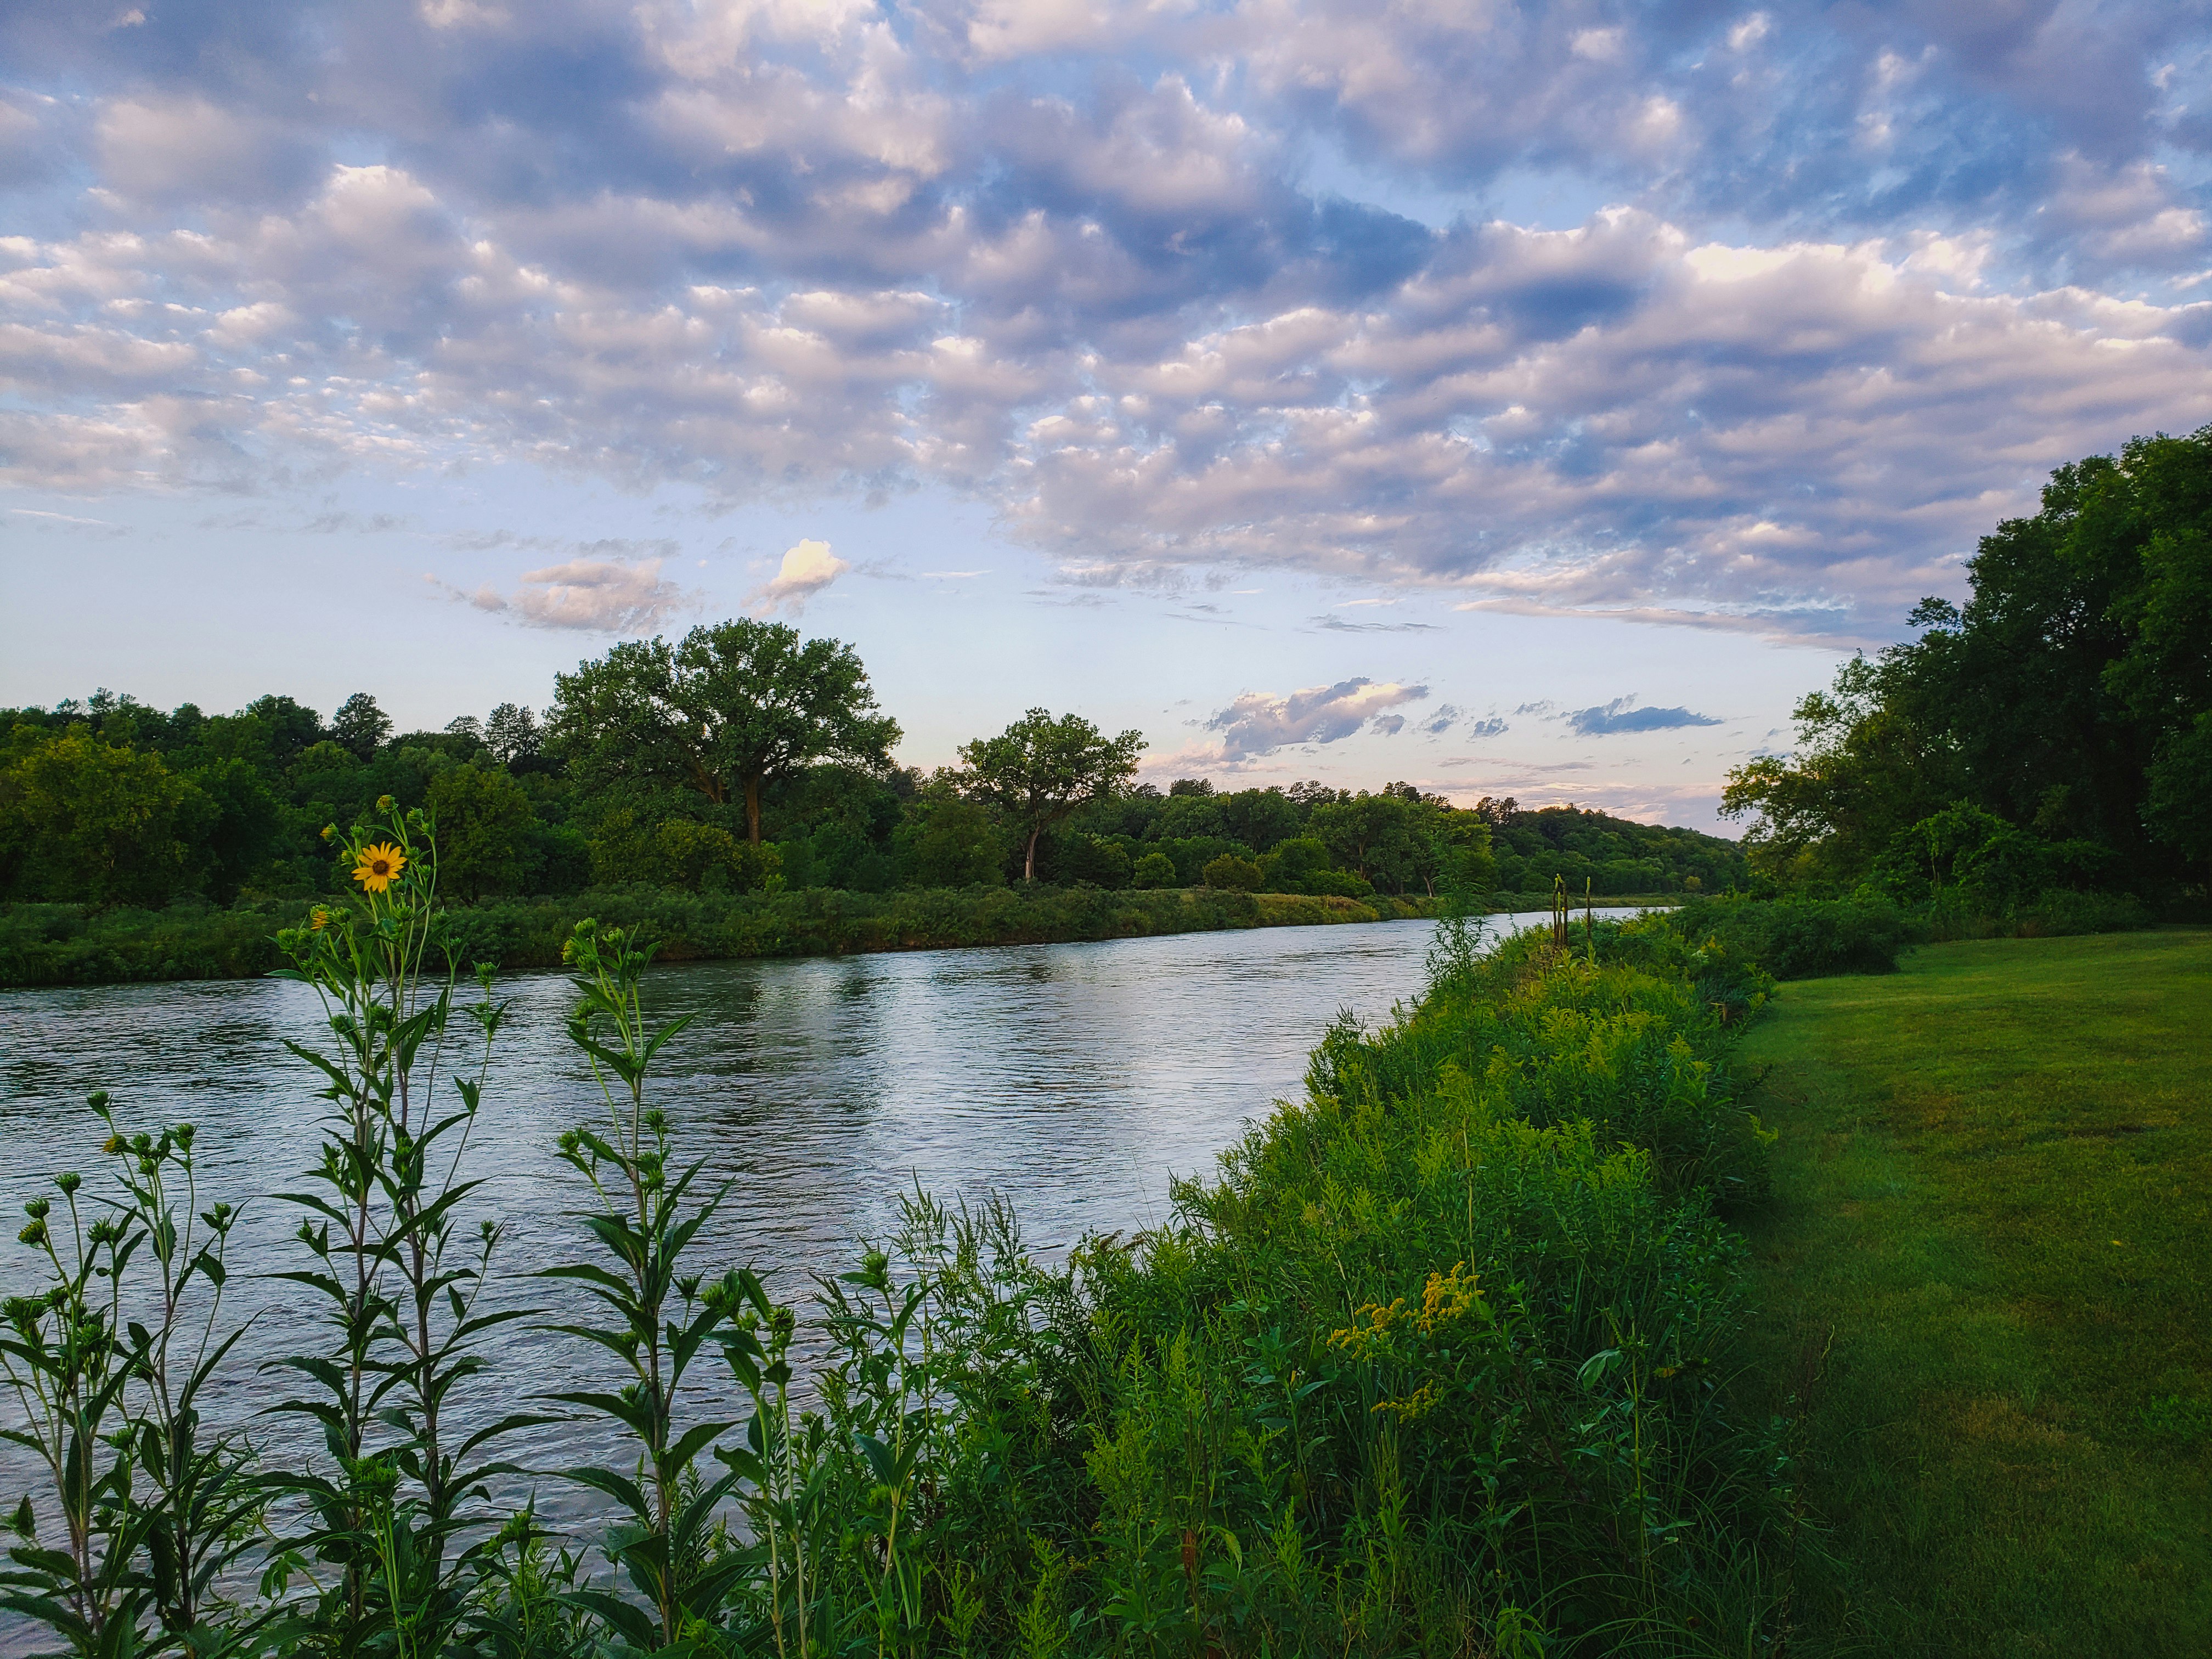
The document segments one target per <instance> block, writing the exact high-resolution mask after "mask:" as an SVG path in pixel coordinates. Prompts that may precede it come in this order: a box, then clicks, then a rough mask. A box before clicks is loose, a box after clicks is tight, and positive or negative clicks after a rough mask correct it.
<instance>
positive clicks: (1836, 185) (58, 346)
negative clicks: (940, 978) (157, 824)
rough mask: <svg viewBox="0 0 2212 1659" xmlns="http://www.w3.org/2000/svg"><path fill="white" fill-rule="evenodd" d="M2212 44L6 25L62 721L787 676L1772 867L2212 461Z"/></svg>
mask: <svg viewBox="0 0 2212 1659" xmlns="http://www.w3.org/2000/svg"><path fill="white" fill-rule="evenodd" d="M2208 180H2212V7H2208V5H2207V4H2206V3H2204V0H2160V3H2151V0H2111V3H2103V4H2093V3H2081V4H2076V3H2030V0H1980V3H1976V4H1972V5H1963V4H1960V5H1927V4H1912V5H1907V4H1903V3H1897V4H1881V3H1872V0H1859V3H1837V4H1828V5H1821V6H1803V7H1791V6H1784V5H1770V6H1766V7H1763V8H1759V9H1747V8H1743V7H1738V6H1730V5H1723V4H1716V3H1694V0H1681V3H1645V4H1643V5H1637V6H1629V5H1624V4H1606V3H1583V4H1565V5H1556V6H1537V5H1522V6H1514V5H1508V4H1503V3H1486V0H1398V3H1387V0H1310V3H1291V0H1212V3H1208V0H1140V3H1121V0H921V3H913V4H884V5H872V4H867V3H862V0H766V3H716V0H696V3H690V4H683V3H665V0H619V3H617V0H605V3H601V0H527V3H525V0H408V3H398V0H393V3H380V0H346V3H343V4H327V5H326V4H319V3H313V0H219V3H192V4H185V3H181V0H97V3H88V4H82V5H66V6H64V5H56V4H52V3H37V0H15V3H10V4H8V5H6V6H5V7H4V8H0V192H4V202H5V210H4V213H0V605H4V615H0V702H53V701H55V700H57V699H59V698H61V697H64V696H72V695H78V696H81V695H82V694H83V693H85V692H86V691H88V690H90V689H91V688H92V687H93V686H94V685H95V684H106V685H109V686H112V687H113V688H115V689H117V690H131V691H133V692H134V693H136V694H137V696H141V697H144V698H147V699H149V700H151V701H156V702H164V703H167V702H176V701H179V700H182V699H184V698H186V697H190V698H192V699H194V700H196V701H197V702H201V703H203V704H204V705H205V706H207V707H209V708H228V707H232V706H234V705H235V704H237V703H238V702H242V701H244V700H246V698H249V697H251V696H255V695H257V694H258V693H259V692H261V691H263V690H289V691H292V692H294V693H295V695H299V696H302V697H304V698H306V699H307V700H308V701H310V702H316V703H317V704H318V705H319V706H320V707H323V708H325V710H327V709H328V708H330V707H331V706H333V705H334V704H335V703H336V702H337V701H338V700H339V699H341V698H342V697H343V696H344V695H345V694H346V693H347V692H349V691H350V690H356V689H360V688H367V689H369V690H374V692H375V693H376V694H377V695H378V696H379V697H380V699H381V700H382V701H383V702H384V703H385V704H386V707H387V708H390V709H391V710H392V712H393V713H394V714H397V715H398V717H399V718H400V719H401V720H402V721H403V723H406V724H443V723H444V721H445V720H447V719H448V718H450V717H451V716H452V715H453V714H458V713H462V712H478V713H480V712H482V710H483V708H486V707H488V706H489V704H490V703H491V702H495V701H499V700H501V699H507V698H513V699H514V700H516V701H520V702H531V703H534V704H538V705H540V706H542V705H543V704H544V702H545V701H546V699H547V697H548V696H549V695H550V689H551V677H552V674H553V673H554V671H556V670H557V669H560V668H562V667H565V666H568V665H572V664H573V663H574V662H575V661H576V660H577V659H579V658H580V657H582V656H585V655H587V654H593V653H597V652H599V651H601V650H604V649H605V647H606V645H607V644H608V643H609V642H610V641H611V640H612V639H615V638H617V637H621V636H623V635H636V634H641V633H651V632H656V631H666V630H669V629H682V628H684V627H687V626H689V625H690V624H691V623H694V622H696V621H697V620H701V619H711V618H714V617H722V616H726V615H732V614H738V613H739V612H747V611H749V612H750V613H752V614H758V615H768V614H774V615H778V616H783V617H790V618H793V619H794V620H796V621H797V622H798V623H799V625H800V626H801V627H803V628H805V629H808V630H810V631H820V632H827V633H834V634H836V635H839V636H841V637H843V638H846V639H849V640H852V641H854V642H855V643H856V644H857V645H858V646H859V647H860V650H861V653H862V654H863V656H864V657H865V658H866V660H867V662H868V664H869V665H870V667H871V669H872V671H873V672H874V675H875V678H876V680H877V682H878V687H879V689H880V690H881V692H882V694H883V696H884V701H885V702H886V704H887V705H888V706H889V707H890V708H891V710H892V711H893V712H894V713H896V714H897V715H898V716H899V717H900V719H901V720H902V722H903V723H904V725H905V726H906V727H907V729H908V741H907V744H906V745H905V749H904V753H905V756H906V757H907V758H908V759H909V760H912V761H915V762H917V763H923V764H929V763H936V762H939V761H944V760H946V759H949V758H950V757H951V750H952V749H953V747H954V745H955V744H957V743H958V742H960V741H961V740H963V738H968V737H971V736H974V735H976V734H978V733H979V732H984V731H987V730H994V729H996V728H997V727H998V726H1001V725H1003V724H1004V723H1005V722H1006V720H1010V719H1012V718H1013V717H1014V716H1015V715H1017V714H1018V713H1019V712H1020V711H1021V710H1022V709H1023V708H1025V707H1028V706H1030V705H1032V704H1038V703H1042V704H1046V705H1048V706H1050V707H1052V708H1054V709H1055V710H1058V709H1062V708H1078V709H1080V710H1082V711H1083V712H1085V713H1086V714H1091V716H1092V717H1094V718H1096V719H1097V720H1100V721H1101V723H1102V724H1106V725H1109V726H1115V727H1118V726H1139V727H1141V728H1142V729H1143V730H1144V731H1145V732H1146V734H1147V736H1148V737H1149V738H1150V739H1151V741H1152V755H1153V766H1154V769H1155V771H1156V772H1157V773H1158V775H1161V776H1163V777H1165V776H1173V775H1183V774H1189V773H1206V774H1208V775H1212V776H1214V777H1216V778H1217V779H1219V780H1221V781H1225V782H1226V781H1231V780H1232V779H1237V778H1242V779H1249V780H1255V781H1263V782H1265V781H1288V780H1291V779H1293V778H1300V777H1313V776H1319V777H1323V778H1328V779H1332V780H1334V781H1343V782H1349V783H1368V784H1372V783H1379V782H1381V781H1383V780H1384V779H1385V778H1410V779H1413V780H1415V781H1419V782H1421V783H1423V784H1425V785H1426V786H1428V787H1433V788H1438V789H1443V790H1447V791H1449V792H1451V793H1456V794H1459V795H1461V796H1462V797H1468V798H1471V797H1472V796H1473V795H1474V794H1477V793H1515V794H1517V795H1519V796H1521V797H1522V799H1524V800H1528V799H1577V800H1580V801H1583V802H1586V803H1590V804H1596V805H1608V806H1612V807H1614V808H1616V809H1619V810H1623V811H1631V812H1633V813H1635V814H1636V815H1638V816H1642V817H1653V818H1664V819H1667V820H1668V821H1674V822H1687V823H1701V824H1708V825H1709V824H1711V823H1712V822H1713V819H1712V807H1713V805H1714V803H1715V800H1716V799H1717V793H1718V788H1719V786H1720V783H1721V781H1722V779H1723V776H1724V775H1725V773H1726V771H1727V769H1728V768H1729V766H1730V765H1733V764H1735V763H1739V762H1740V761H1741V759H1742V758H1743V757H1745V756H1747V755H1748V754H1750V753H1753V752H1756V751H1758V750H1761V749H1763V748H1770V747H1776V746H1779V745H1782V744H1784V743H1786V738H1787V733H1786V731H1785V730H1784V729H1783V728H1785V727H1786V724H1787V720H1786V716H1787V712H1788V709H1789V707H1790V703H1791V702H1793V701H1794V699H1795V697H1796V696H1797V695H1798V694H1799V693H1800V692H1802V690H1806V689H1808V688H1809V687H1811V686H1813V685H1815V684H1821V683H1823V682H1825V681H1826V678H1828V676H1829V674H1830V673H1831V672H1832V668H1833V666H1834V664H1835V662H1836V660H1837V656H1838V653H1840V652H1844V651H1848V650H1850V649H1852V648H1854V647H1862V646H1871V645H1875V644H1878V643H1880V642H1881V641H1885V640H1888V639H1892V638H1894V637H1896V636H1897V635H1898V634H1899V631H1900V630H1901V628H1902V619H1903V616H1904V613H1905V611H1906V610H1907V609H1908V608H1909V607H1910V606H1911V604H1912V602H1913V601H1914V600H1915V599H1918V598H1919V597H1920V596H1922V595H1923V594H1927V593H1941V594H1946V595H1950V596H1954V597H1955V596H1957V595H1959V594H1960V593H1961V592H1963V588H1964V574H1963V568H1962V565H1963V561H1964V559H1965V558H1966V556H1969V555H1970V554H1971V552H1972V548H1973V544H1974V539H1975V538H1976V536H1977V535H1978V534H1979V533H1981V532H1984V531H1985V530H1987V529H1988V528H1989V527H1990V526H1991V525H1993V524H1994V523H1995V522H1996V520H1997V519H1999V518H2000V517H2002V516H2005V515H2007V514H2008V513H2016V512H2019V511H2021V510H2024V509H2025V510H2032V507H2033V501H2034V494H2035V489H2036V487H2037V485H2038V484H2039V482H2040V480H2041V478H2042V477H2043V476H2044V475H2045V473H2046V472H2047V471H2049V469H2050V468H2051V467H2052V466H2053V465H2057V464H2058V463H2060V462H2063V461H2065V460H2068V459H2074V458H2076V457H2079V456H2081V455H2083V454H2088V453H2099V452H2108V451H2110V450H2112V449H2113V448H2114V447H2117V446H2118V444H2119V443H2120V442H2121V441H2124V439H2125V438H2127V437H2128V436H2129V435H2131V434H2133V433H2137V432H2147V431H2151V430H2156V429H2164V430H2167V431H2185V430H2190V429H2193V428H2196V427H2197V426H2200V425H2202V424H2203V423H2204V422H2207V421H2209V420H2212V225H2208V222H2207V218H2206V197H2207V186H2208Z"/></svg>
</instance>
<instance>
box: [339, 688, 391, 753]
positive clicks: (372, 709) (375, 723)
mask: <svg viewBox="0 0 2212 1659" xmlns="http://www.w3.org/2000/svg"><path fill="white" fill-rule="evenodd" d="M391 735H392V716H390V715H389V714H386V713H385V712H384V711H383V710H382V709H381V708H378V707H377V706H376V699H375V698H374V697H372V696H369V695H368V692H366V691H356V692H355V693H354V694H353V696H349V697H348V698H347V699H346V700H345V701H344V702H342V703H340V704H339V705H338V712H337V714H333V715H331V732H330V740H331V742H332V743H334V744H337V746H338V747H339V748H341V749H343V750H348V751H349V753H350V754H351V755H352V756H353V757H354V758H355V759H356V760H358V761H362V762H364V763H365V762H368V761H371V760H374V758H375V757H376V751H377V750H380V749H381V748H382V747H383V746H384V744H385V740H386V738H389V737H391Z"/></svg>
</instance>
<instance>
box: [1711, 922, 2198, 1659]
mask: <svg viewBox="0 0 2212 1659" xmlns="http://www.w3.org/2000/svg"><path fill="white" fill-rule="evenodd" d="M2208 987H2212V931H2207V930H2205V929H2202V928H2193V929H2180V928H2163V929H2159V930H2155V931H2153V932H2148V933H2129V934H2118V935H2110V934H2108V935H2100V936H2093V937H2083V938H2072V939H1992V940H1983V941H1976V942H1966V943H1957V944H1949V945H1929V946H1923V948H1921V949H1919V950H1917V951H1913V952H1911V953H1910V954H1909V955H1907V956H1906V957H1905V958H1904V960H1903V962H1902V963H1900V966H1899V971H1898V972H1897V973H1895V974H1894V975H1887V976H1885V977H1881V978H1868V977H1850V978H1835V979H1824V980H1810V981H1802V982H1799V983H1796V984H1792V985H1790V986H1788V987H1784V990H1783V991H1782V993H1781V994H1780V995H1779V996H1778V998H1777V999H1776V1000H1775V1001H1774V1003H1773V1004H1772V1005H1771V1011H1770V1012H1769V1014H1768V1017H1767V1018H1765V1019H1763V1020H1761V1021H1760V1022H1759V1024H1756V1025H1754V1026H1753V1029H1752V1030H1751V1031H1750V1032H1749V1034H1748V1035H1747V1037H1746V1038H1745V1040H1744V1046H1743V1048H1742V1049H1741V1054H1740V1057H1739V1065H1740V1066H1741V1067H1743V1068H1744V1069H1745V1070H1746V1071H1747V1073H1748V1072H1749V1071H1750V1070H1751V1069H1752V1068H1753V1067H1758V1066H1765V1067H1769V1068H1771V1070H1769V1071H1768V1073H1767V1075H1766V1079H1765V1086H1764V1089H1763V1091H1762V1096H1761V1098H1760V1100H1759V1109H1760V1112H1761V1115H1762V1117H1763V1118H1764V1119H1765V1121H1767V1122H1768V1124H1769V1125H1770V1126H1771V1127H1773V1128H1774V1129H1776V1130H1777V1131H1778V1132H1779V1136H1780V1138H1779V1140H1778V1144H1777V1146H1776V1149H1775V1156H1774V1162H1773V1182H1774V1198H1773V1202H1772V1204H1771V1207H1770V1208H1768V1209H1766V1210H1765V1211H1764V1212H1760V1213H1759V1214H1758V1215H1756V1216H1755V1217H1753V1218H1752V1219H1751V1221H1750V1223H1749V1225H1748V1231H1749V1235H1750V1237H1751V1241H1752V1244H1753V1280H1752V1285H1753V1292H1752V1293H1753V1300H1754V1303H1755V1304H1757V1305H1759V1306H1762V1307H1764V1308H1765V1309H1766V1310H1769V1313H1768V1315H1767V1316H1766V1317H1765V1320H1764V1321H1759V1320H1754V1321H1753V1326H1752V1331H1753V1340H1752V1341H1751V1343H1750V1344H1749V1346H1747V1348H1746V1350H1745V1351H1744V1352H1743V1354H1742V1356H1741V1358H1742V1360H1743V1362H1744V1363H1745V1364H1746V1367H1747V1370H1746V1376H1747V1379H1749V1386H1750V1387H1751V1388H1752V1389H1753V1394H1754V1395H1758V1396H1759V1397H1758V1398H1757V1399H1756V1400H1755V1401H1754V1402H1753V1403H1755V1404H1756V1405H1758V1406H1759V1407H1760V1408H1762V1409H1771V1410H1774V1411H1777V1412H1780V1413H1785V1414H1788V1415H1790V1416H1794V1417H1796V1418H1797V1419H1799V1422H1800V1425H1801V1435H1802V1447H1801V1450H1802V1471H1803V1474H1804V1483H1803V1484H1804V1490H1805V1493H1806V1496H1807V1498H1808V1501H1809V1504H1810V1506H1811V1508H1812V1510H1814V1512H1815V1513H1816V1514H1818V1515H1819V1516H1821V1518H1822V1520H1823V1522H1824V1523H1825V1525H1826V1528H1828V1534H1827V1537H1826V1550H1825V1552H1821V1553H1826V1554H1827V1555H1829V1556H1831V1557H1832V1558H1834V1559H1836V1560H1838V1561H1839V1562H1840V1563H1842V1564H1843V1565H1840V1566H1837V1567H1834V1568H1833V1569H1832V1570H1831V1571H1827V1572H1826V1573H1822V1572H1820V1571H1814V1568H1816V1567H1817V1566H1818V1560H1817V1555H1818V1554H1819V1553H1811V1554H1813V1555H1814V1558H1815V1559H1808V1561H1806V1562H1805V1563H1804V1564H1803V1565H1804V1567H1805V1569H1806V1571H1804V1572H1803V1573H1802V1576H1801V1580H1800V1586H1799V1598H1800V1599H1799V1607H1798V1612H1797V1622H1798V1625H1799V1628H1800V1631H1801V1632H1807V1633H1812V1632H1818V1633H1820V1635H1819V1638H1818V1640H1817V1641H1816V1642H1815V1644H1814V1648H1815V1650H1817V1651H1820V1652H1828V1651H1833V1650H1842V1649H1848V1650H1850V1651H1853V1652H1877V1653H1884V1654H1895V1655H1899V1656H1911V1655H1923V1654H1924V1655H1929V1656H1936V1655H1958V1656H1989V1659H1997V1656H2014V1655H2021V1654H2044V1653H2048V1654H2090V1653H2094V1654H2100V1655H2145V1656H2150V1655H2182V1654H2197V1653H2203V1652H2207V1651H2212V1338H2208V1336H2207V1332H2208V1330H2212V1252H2208V1247H2207V1243H2206V1240H2207V1239H2208V1237H2212V1196H2209V1195H2212V1025H2208V1024H2207V1022H2206V1020H2205V1018H2204V1009H2205V1007H2206V1003H2207V990H2208ZM1830 1638H1835V1639H1834V1642H1833V1645H1832V1646H1830V1645H1828V1644H1829V1642H1830Z"/></svg>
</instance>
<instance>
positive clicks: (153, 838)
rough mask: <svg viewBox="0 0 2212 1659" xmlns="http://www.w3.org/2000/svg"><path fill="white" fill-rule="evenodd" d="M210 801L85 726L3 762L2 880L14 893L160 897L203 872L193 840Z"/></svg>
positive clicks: (155, 763)
mask: <svg viewBox="0 0 2212 1659" xmlns="http://www.w3.org/2000/svg"><path fill="white" fill-rule="evenodd" d="M215 817H216V808H215V806H214V805H213V804H212V803H211V802H210V801H209V799H207V797H206V796H205V795H204V794H202V793H200V792H199V790H198V789H197V788H195V787H193V786H192V784H191V782H189V781H187V780H185V779H184V778H180V777H179V776H178V775H176V774H175V773H173V772H172V771H170V770H169V769H168V768H167V767H166V766H164V765H163V764H162V763H161V757H159V756H158V755H142V754H139V753H137V752H136V751H135V750H129V749H118V748H115V747H112V745H110V744H106V743H103V742H102V741H100V738H97V737H95V736H94V735H93V734H92V733H91V732H88V731H87V730H85V729H84V728H83V727H82V726H78V727H76V729H74V730H71V731H67V732H61V733H58V735H55V736H52V737H48V738H44V739H43V740H42V741H40V742H38V743H36V744H33V745H32V746H31V747H30V748H29V749H28V750H27V752H25V753H23V754H21V757H19V758H17V759H16V761H15V764H13V765H11V766H9V768H8V769H6V770H5V771H0V888H4V889H5V890H8V891H9V894H10V895H11V896H15V897H17V898H30V899H46V900H59V901H67V900H81V901H84V902H89V903H93V904H147V905H155V904H164V903H167V902H168V901H169V900H171V899H173V898H175V897H177V896H179V895H180V894H184V893H188V892H193V891H197V890H198V888H199V887H200V885H201V884H202V882H203V880H204V878H205V875H206V873H207V872H206V871H205V870H204V869H200V868H195V867H194V860H193V849H194V848H195V846H196V845H197V843H198V842H199V841H200V840H201V839H202V838H203V837H204V835H205V833H206V831H207V829H208V828H209V827H210V823H211V822H212V821H213V819H214V818H215Z"/></svg>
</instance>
